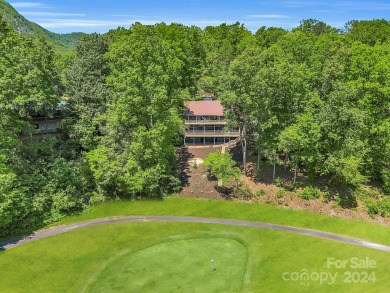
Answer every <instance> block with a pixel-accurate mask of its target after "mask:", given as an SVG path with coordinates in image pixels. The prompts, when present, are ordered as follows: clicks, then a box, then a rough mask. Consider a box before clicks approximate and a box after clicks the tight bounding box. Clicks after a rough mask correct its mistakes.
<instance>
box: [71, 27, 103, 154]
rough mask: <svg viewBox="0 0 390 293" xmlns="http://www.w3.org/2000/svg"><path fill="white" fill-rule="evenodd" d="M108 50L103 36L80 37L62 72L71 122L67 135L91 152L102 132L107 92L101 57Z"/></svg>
mask: <svg viewBox="0 0 390 293" xmlns="http://www.w3.org/2000/svg"><path fill="white" fill-rule="evenodd" d="M107 51H108V39H107V38H106V37H105V36H102V35H98V34H91V35H87V36H84V37H83V38H82V39H81V41H80V42H79V43H77V47H76V55H75V57H74V58H73V60H72V63H71V65H70V67H69V68H68V69H67V70H65V82H66V91H67V95H68V96H69V100H68V105H67V108H68V111H69V116H70V118H71V119H72V120H73V121H72V122H71V123H70V125H71V126H70V130H69V131H70V135H71V136H73V137H75V138H77V139H78V140H79V141H80V144H81V146H82V147H83V148H84V149H86V150H89V149H92V148H94V147H95V146H96V145H97V140H98V138H99V135H100V133H101V132H102V115H103V114H104V113H105V111H106V107H107V103H108V97H109V89H108V86H107V84H106V78H107V75H108V65H107V61H106V60H105V59H104V54H105V53H106V52H107Z"/></svg>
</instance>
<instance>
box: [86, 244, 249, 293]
mask: <svg viewBox="0 0 390 293" xmlns="http://www.w3.org/2000/svg"><path fill="white" fill-rule="evenodd" d="M246 254H247V253H246V248H245V247H244V246H243V245H242V244H241V243H239V242H238V241H236V240H233V239H229V238H209V239H189V240H178V241H172V242H164V243H161V244H158V245H155V246H152V247H149V248H146V249H143V250H141V251H138V252H134V253H128V254H125V255H123V256H121V257H119V258H118V259H117V260H114V261H113V262H111V263H109V264H108V265H107V266H106V267H105V268H104V269H103V271H102V272H101V273H100V274H99V275H98V277H97V279H96V280H95V281H94V282H93V281H92V282H93V283H92V284H91V285H90V286H89V288H88V290H87V291H89V292H239V291H240V287H241V283H242V279H243V277H244V274H245V267H246ZM211 259H214V260H215V261H214V265H212V264H211Z"/></svg>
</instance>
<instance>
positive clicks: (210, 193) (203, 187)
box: [179, 147, 224, 199]
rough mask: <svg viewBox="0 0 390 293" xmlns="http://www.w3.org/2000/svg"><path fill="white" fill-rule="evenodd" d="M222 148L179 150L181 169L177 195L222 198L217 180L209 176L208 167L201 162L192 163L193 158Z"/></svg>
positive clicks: (202, 157)
mask: <svg viewBox="0 0 390 293" xmlns="http://www.w3.org/2000/svg"><path fill="white" fill-rule="evenodd" d="M221 150H222V148H220V147H218V148H214V147H205V148H182V149H181V151H180V162H181V163H180V165H181V166H182V167H183V168H184V169H182V176H181V181H182V189H181V191H180V193H179V196H182V197H200V198H211V199H224V197H223V196H222V195H221V193H219V192H218V191H217V188H216V187H217V183H218V182H217V180H215V179H214V180H213V179H210V178H209V176H208V175H209V172H208V168H207V167H206V166H204V165H203V164H199V163H198V161H197V164H196V165H195V164H193V161H194V159H197V160H198V159H201V160H204V158H205V157H206V156H207V155H208V154H210V153H213V152H220V151H221Z"/></svg>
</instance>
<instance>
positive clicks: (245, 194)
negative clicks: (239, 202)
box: [234, 184, 254, 199]
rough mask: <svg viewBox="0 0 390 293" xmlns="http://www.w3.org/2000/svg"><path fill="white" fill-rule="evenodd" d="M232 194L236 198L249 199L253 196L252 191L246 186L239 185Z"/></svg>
mask: <svg viewBox="0 0 390 293" xmlns="http://www.w3.org/2000/svg"><path fill="white" fill-rule="evenodd" d="M234 194H235V196H236V197H238V198H243V199H251V198H252V197H253V196H254V194H253V192H252V190H251V189H250V188H249V186H248V185H246V184H239V185H237V187H235V188H234Z"/></svg>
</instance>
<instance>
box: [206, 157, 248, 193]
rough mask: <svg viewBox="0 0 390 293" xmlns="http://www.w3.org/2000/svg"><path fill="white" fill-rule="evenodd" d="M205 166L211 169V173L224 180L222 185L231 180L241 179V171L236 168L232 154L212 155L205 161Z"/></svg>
mask: <svg viewBox="0 0 390 293" xmlns="http://www.w3.org/2000/svg"><path fill="white" fill-rule="evenodd" d="M204 165H205V166H207V167H209V168H210V173H211V174H212V175H213V176H215V177H217V178H218V179H219V180H222V184H224V185H226V184H228V183H229V182H230V180H231V179H234V180H235V181H238V180H239V179H240V175H241V172H240V169H239V168H238V167H234V166H235V165H236V162H235V161H234V160H233V159H232V156H231V155H230V154H221V153H210V154H209V155H207V157H206V158H205V159H204Z"/></svg>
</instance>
